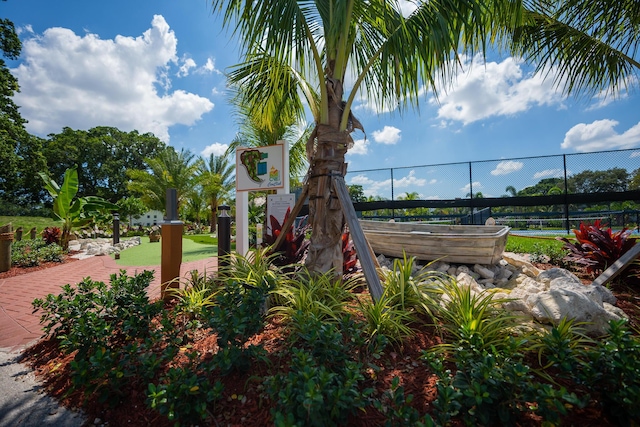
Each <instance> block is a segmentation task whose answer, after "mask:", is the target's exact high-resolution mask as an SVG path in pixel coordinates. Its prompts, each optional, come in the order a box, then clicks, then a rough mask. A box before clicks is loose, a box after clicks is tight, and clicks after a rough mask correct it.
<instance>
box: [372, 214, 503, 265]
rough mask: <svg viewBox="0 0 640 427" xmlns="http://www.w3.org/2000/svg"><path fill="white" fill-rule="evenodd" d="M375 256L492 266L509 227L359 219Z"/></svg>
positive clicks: (498, 258)
mask: <svg viewBox="0 0 640 427" xmlns="http://www.w3.org/2000/svg"><path fill="white" fill-rule="evenodd" d="M360 224H361V225H362V230H363V231H364V234H365V236H366V237H367V240H368V241H369V244H370V245H371V248H372V249H373V251H374V252H375V253H376V254H383V255H385V256H390V257H394V258H402V254H403V251H405V252H406V254H407V255H408V256H415V257H416V258H417V259H419V260H425V261H431V260H436V259H441V260H442V261H444V262H450V263H462V264H495V263H497V262H498V261H500V259H501V258H502V252H503V251H504V248H505V246H506V244H507V236H508V235H509V229H510V228H509V227H505V226H496V225H441V224H427V223H420V222H382V221H366V220H361V221H360Z"/></svg>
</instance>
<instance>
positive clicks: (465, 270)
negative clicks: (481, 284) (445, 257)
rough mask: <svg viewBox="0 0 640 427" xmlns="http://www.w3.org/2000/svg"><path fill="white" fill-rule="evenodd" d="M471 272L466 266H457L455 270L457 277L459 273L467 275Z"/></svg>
mask: <svg viewBox="0 0 640 427" xmlns="http://www.w3.org/2000/svg"><path fill="white" fill-rule="evenodd" d="M470 271H471V270H469V267H467V266H466V265H460V266H458V268H456V276H458V275H459V274H460V273H466V274H469V272H470Z"/></svg>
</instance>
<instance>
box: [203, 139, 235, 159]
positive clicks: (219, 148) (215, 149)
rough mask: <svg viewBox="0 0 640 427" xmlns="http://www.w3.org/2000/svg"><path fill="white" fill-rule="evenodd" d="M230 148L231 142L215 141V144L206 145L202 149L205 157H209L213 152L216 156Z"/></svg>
mask: <svg viewBox="0 0 640 427" xmlns="http://www.w3.org/2000/svg"><path fill="white" fill-rule="evenodd" d="M228 148H229V144H220V143H219V142H214V143H213V144H211V145H207V146H206V147H204V150H202V153H201V154H202V155H203V156H204V157H205V158H206V157H209V156H210V155H211V154H213V155H214V156H221V155H223V154H224V153H225V152H226V151H227V149H228Z"/></svg>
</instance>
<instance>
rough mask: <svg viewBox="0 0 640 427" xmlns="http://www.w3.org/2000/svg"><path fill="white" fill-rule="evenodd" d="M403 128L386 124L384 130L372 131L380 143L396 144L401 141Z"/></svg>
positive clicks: (375, 139)
mask: <svg viewBox="0 0 640 427" xmlns="http://www.w3.org/2000/svg"><path fill="white" fill-rule="evenodd" d="M400 132H401V130H400V129H398V128H397V127H394V126H385V127H384V128H382V130H375V131H373V132H372V133H371V136H373V140H374V141H375V142H377V143H379V144H385V145H394V144H397V143H398V142H400Z"/></svg>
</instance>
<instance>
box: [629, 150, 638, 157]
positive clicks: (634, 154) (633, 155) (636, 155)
mask: <svg viewBox="0 0 640 427" xmlns="http://www.w3.org/2000/svg"><path fill="white" fill-rule="evenodd" d="M634 157H640V151H634V152H633V153H631V155H630V156H629V158H631V159H633V158H634Z"/></svg>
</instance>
